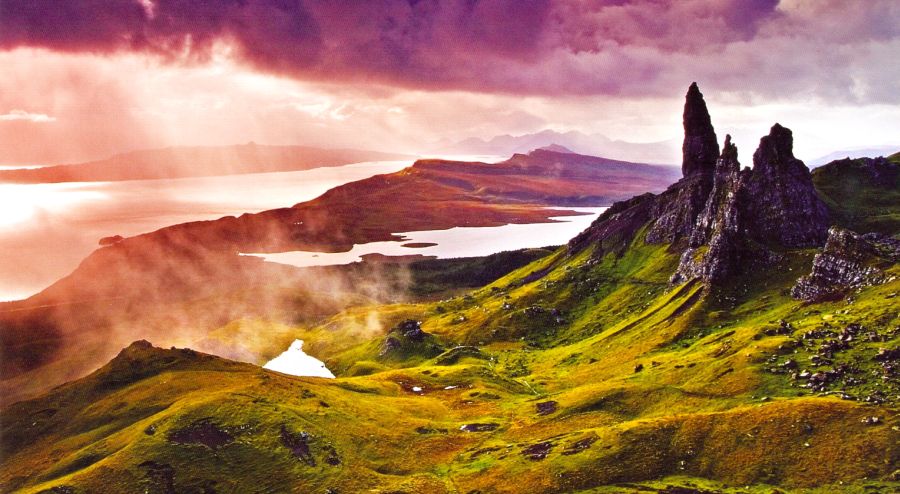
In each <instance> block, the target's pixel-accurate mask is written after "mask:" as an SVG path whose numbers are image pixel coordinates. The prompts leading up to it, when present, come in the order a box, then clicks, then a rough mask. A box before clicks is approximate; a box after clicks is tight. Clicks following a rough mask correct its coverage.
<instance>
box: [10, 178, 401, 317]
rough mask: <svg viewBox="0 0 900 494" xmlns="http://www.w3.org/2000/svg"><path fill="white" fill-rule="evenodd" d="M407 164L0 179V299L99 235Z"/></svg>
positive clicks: (86, 250)
mask: <svg viewBox="0 0 900 494" xmlns="http://www.w3.org/2000/svg"><path fill="white" fill-rule="evenodd" d="M410 164H412V160H409V161H388V162H367V163H357V164H353V165H347V166H341V167H328V168H316V169H313V170H305V171H297V172H279V173H256V174H248V175H230V176H222V177H202V178H182V179H171V180H135V181H125V182H90V183H62V184H3V183H0V300H15V299H21V298H25V297H27V296H30V295H32V294H34V293H36V292H38V291H40V290H41V289H43V288H45V287H47V286H49V285H50V284H51V283H53V282H54V281H56V280H58V279H60V278H62V277H63V276H65V275H67V274H69V273H70V272H72V270H74V269H75V268H76V267H77V266H78V263H79V262H80V261H81V260H82V259H84V258H85V257H86V256H87V255H88V254H90V253H91V252H92V251H93V250H94V249H96V248H97V241H98V240H99V239H100V238H101V237H105V236H111V235H122V236H126V237H127V236H132V235H137V234H140V233H146V232H151V231H154V230H157V229H159V228H162V227H164V226H169V225H173V224H177V223H184V222H187V221H199V220H210V219H216V218H220V217H222V216H229V215H240V214H242V213H245V212H258V211H263V210H266V209H273V208H278V207H286V206H292V205H294V204H296V203H299V202H303V201H307V200H310V199H313V198H315V197H318V196H319V195H321V194H322V193H324V192H326V191H327V190H328V189H331V188H333V187H336V186H338V185H341V184H344V183H347V182H352V181H356V180H362V179H364V178H367V177H370V176H373V175H377V174H381V173H392V172H396V171H399V170H401V169H403V168H405V167H407V166H409V165H410Z"/></svg>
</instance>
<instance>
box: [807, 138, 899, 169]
mask: <svg viewBox="0 0 900 494" xmlns="http://www.w3.org/2000/svg"><path fill="white" fill-rule="evenodd" d="M897 151H900V144H896V145H892V146H874V147H869V148H853V149H842V150H840V151H835V152H833V153H828V154H826V155H825V156H820V157H818V158H816V159H814V160H812V161H810V163H809V166H810V168H816V167H819V166H822V165H826V164H828V163H831V162H832V161H835V160H840V159H844V158H850V159H856V158H866V157H869V158H875V157H878V156H889V155H891V154H893V153H896V152H897Z"/></svg>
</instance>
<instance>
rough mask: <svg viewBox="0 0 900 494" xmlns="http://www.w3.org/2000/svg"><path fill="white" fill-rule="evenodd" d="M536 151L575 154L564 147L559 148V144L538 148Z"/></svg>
mask: <svg viewBox="0 0 900 494" xmlns="http://www.w3.org/2000/svg"><path fill="white" fill-rule="evenodd" d="M537 150H538V151H552V152H554V153H566V154H576V153H575V151H572V150H571V149H569V148H567V147H565V146H560V145H559V144H550V145H547V146H543V147H539V148H538V149H537Z"/></svg>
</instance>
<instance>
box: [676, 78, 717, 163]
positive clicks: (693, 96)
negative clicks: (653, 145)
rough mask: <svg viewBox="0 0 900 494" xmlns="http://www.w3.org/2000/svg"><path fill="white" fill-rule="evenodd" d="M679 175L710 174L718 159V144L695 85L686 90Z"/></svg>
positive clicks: (698, 89) (701, 96)
mask: <svg viewBox="0 0 900 494" xmlns="http://www.w3.org/2000/svg"><path fill="white" fill-rule="evenodd" d="M681 153H682V160H681V173H682V174H683V175H684V176H685V177H688V176H691V175H694V174H695V173H700V172H709V173H711V172H712V171H713V170H714V169H715V167H716V159H718V158H719V142H718V140H717V139H716V131H715V129H713V126H712V121H711V120H710V118H709V111H708V110H707V109H706V102H705V101H704V100H703V93H701V92H700V88H698V87H697V83H696V82H694V83H692V84H691V87H690V88H688V92H687V95H686V96H685V101H684V144H683V145H682V146H681Z"/></svg>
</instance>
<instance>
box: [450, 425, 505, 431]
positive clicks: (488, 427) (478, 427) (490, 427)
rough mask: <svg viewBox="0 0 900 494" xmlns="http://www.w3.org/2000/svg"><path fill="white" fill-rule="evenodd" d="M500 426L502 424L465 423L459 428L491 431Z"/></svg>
mask: <svg viewBox="0 0 900 494" xmlns="http://www.w3.org/2000/svg"><path fill="white" fill-rule="evenodd" d="M498 427H500V424H493V423H488V424H465V425H461V426H460V427H459V430H461V431H463V432H491V431H494V430H497V428H498Z"/></svg>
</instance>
